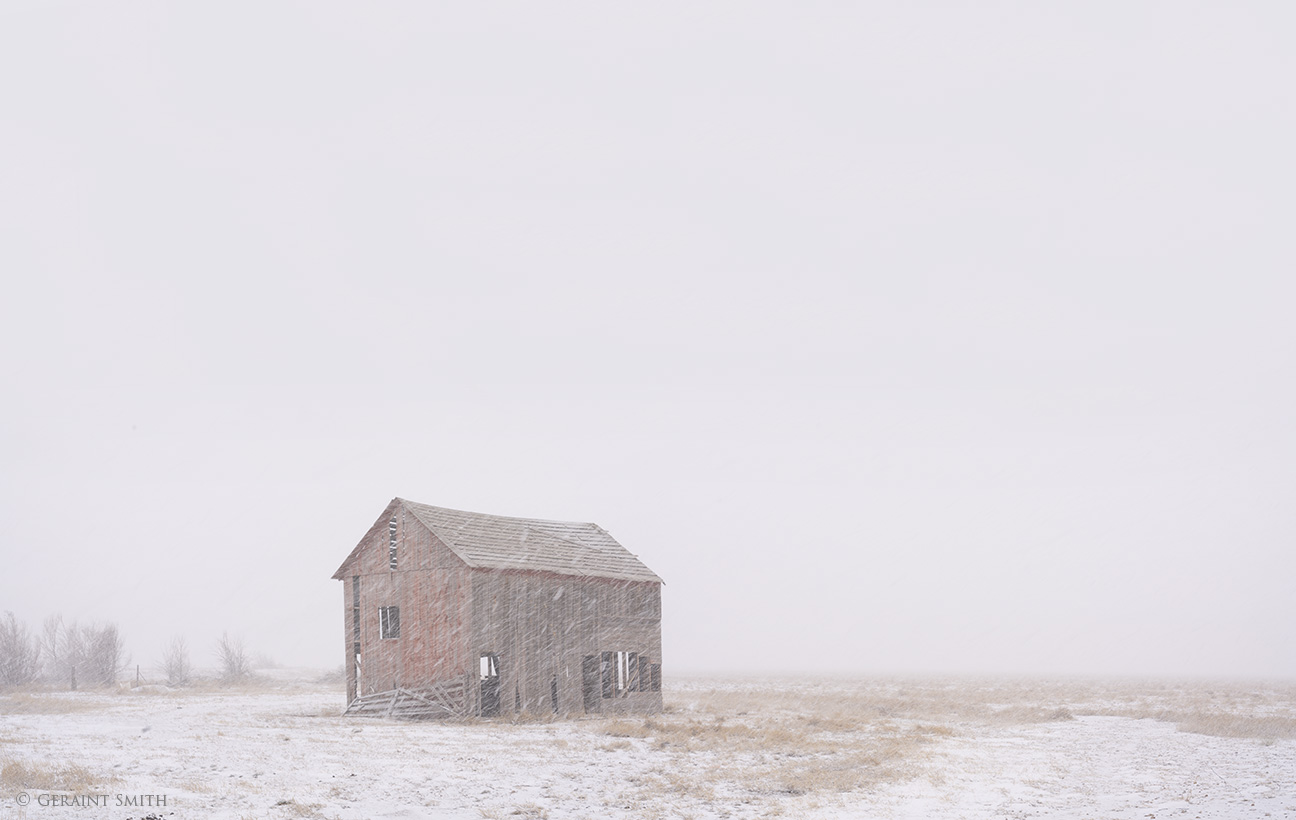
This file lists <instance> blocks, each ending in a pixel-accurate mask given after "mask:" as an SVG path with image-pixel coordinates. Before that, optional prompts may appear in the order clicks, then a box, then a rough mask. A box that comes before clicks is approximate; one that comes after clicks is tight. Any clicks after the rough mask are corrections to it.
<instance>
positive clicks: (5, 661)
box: [0, 612, 40, 686]
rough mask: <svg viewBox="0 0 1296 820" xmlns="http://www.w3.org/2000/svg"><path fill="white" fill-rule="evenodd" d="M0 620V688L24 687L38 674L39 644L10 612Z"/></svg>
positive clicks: (25, 626)
mask: <svg viewBox="0 0 1296 820" xmlns="http://www.w3.org/2000/svg"><path fill="white" fill-rule="evenodd" d="M5 614H6V615H7V616H8V617H7V618H5V619H4V620H0V686H24V685H26V684H28V683H31V682H32V681H33V680H35V679H36V675H37V674H38V673H39V672H40V642H39V641H38V640H36V639H35V638H34V637H32V634H31V632H30V631H29V630H28V629H27V624H25V623H20V622H19V621H18V619H17V618H15V617H14V614H13V613H12V612H7V613H5Z"/></svg>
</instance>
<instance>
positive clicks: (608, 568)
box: [335, 498, 662, 584]
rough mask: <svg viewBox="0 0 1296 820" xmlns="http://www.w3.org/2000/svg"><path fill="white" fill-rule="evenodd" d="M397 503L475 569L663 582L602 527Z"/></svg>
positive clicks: (415, 503)
mask: <svg viewBox="0 0 1296 820" xmlns="http://www.w3.org/2000/svg"><path fill="white" fill-rule="evenodd" d="M393 504H400V505H402V506H404V508H405V509H407V510H409V512H410V513H412V514H413V515H414V517H415V518H417V519H418V520H419V521H421V522H422V523H423V524H424V526H426V527H427V528H428V529H429V530H431V531H432V534H433V535H435V536H436V537H437V538H439V539H440V540H441V542H442V543H444V544H445V545H446V547H448V548H449V549H450V551H451V552H453V553H454V554H455V555H457V556H459V558H460V559H461V560H463V562H464V563H465V564H467V565H468V566H470V567H482V568H487V569H518V570H533V571H540V572H554V573H558V574H559V575H575V576H582V577H592V578H616V579H620V580H625V581H651V582H654V583H658V584H660V583H661V582H662V580H661V578H658V577H657V575H656V573H654V572H653V571H652V570H650V569H648V567H646V566H644V564H643V562H642V561H640V560H639V559H638V558H637V557H635V555H634V554H633V553H631V552H630V551H629V550H627V549H626V548H625V547H623V546H621V545H620V544H618V543H617V541H616V539H615V538H613V537H612V536H611V535H609V534H608V532H607V530H605V529H603V528H602V527H600V526H599V525H597V524H582V523H576V522H571V521H545V520H543V519H538V518H509V517H507V516H503V515H487V514H485V513H475V512H466V511H464V510H451V509H448V508H446V507H433V506H430V505H428V504H419V503H417V502H414V501H407V500H406V499H403V498H397V499H395V500H394V502H393ZM353 555H354V553H353ZM350 560H351V559H350V558H348V559H347V561H350ZM343 566H345V563H344V564H343ZM339 571H340V570H339ZM335 577H337V576H335Z"/></svg>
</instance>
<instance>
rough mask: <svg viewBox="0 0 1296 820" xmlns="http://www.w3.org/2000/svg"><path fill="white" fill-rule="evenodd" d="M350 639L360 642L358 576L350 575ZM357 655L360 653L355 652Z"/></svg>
mask: <svg viewBox="0 0 1296 820" xmlns="http://www.w3.org/2000/svg"><path fill="white" fill-rule="evenodd" d="M351 640H352V641H354V642H355V643H357V644H359V643H360V576H359V575H352V576H351ZM356 654H357V655H358V654H360V653H358V652H357V653H356Z"/></svg>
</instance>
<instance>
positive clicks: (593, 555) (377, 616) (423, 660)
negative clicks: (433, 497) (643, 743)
mask: <svg viewBox="0 0 1296 820" xmlns="http://www.w3.org/2000/svg"><path fill="white" fill-rule="evenodd" d="M333 577H334V578H336V579H337V580H339V581H341V582H342V589H343V608H344V614H345V633H344V634H345V636H346V676H347V703H348V707H347V712H348V713H349V714H386V715H393V716H404V717H447V716H469V715H482V716H491V715H497V714H501V713H513V712H522V711H529V712H533V713H546V712H547V713H554V714H559V715H564V716H572V715H579V714H585V713H603V714H651V713H655V712H659V711H661V704H662V698H661V657H662V650H661V585H662V580H661V579H660V578H658V577H657V576H656V575H655V574H654V573H653V571H652V570H650V569H648V567H646V566H644V564H643V562H641V561H640V560H639V559H638V558H636V557H635V556H634V555H632V554H631V553H630V552H629V551H628V550H626V548H625V547H623V546H621V545H620V544H618V543H617V542H616V539H614V538H613V537H612V536H611V535H609V534H608V533H607V531H606V530H604V529H603V528H602V527H599V526H598V525H597V524H577V523H570V522H566V521H543V520H537V519H530V518H506V517H504V516H499V515H484V514H482V513H473V512H464V511H462V510H450V509H445V508H444V507H431V506H428V505H426V504H416V503H414V502H412V501H406V500H405V499H403V498H396V499H393V500H392V502H391V503H390V504H388V505H387V508H386V509H384V510H383V511H382V514H381V515H379V516H378V520H377V521H375V522H374V525H373V526H372V527H370V528H369V531H368V532H367V533H365V536H364V537H363V538H361V539H360V543H358V544H356V547H355V549H353V550H352V551H351V554H350V555H348V556H347V558H346V560H345V561H343V562H342V566H340V567H338V570H337V572H336V573H334V574H333Z"/></svg>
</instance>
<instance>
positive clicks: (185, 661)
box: [159, 635, 193, 686]
mask: <svg viewBox="0 0 1296 820" xmlns="http://www.w3.org/2000/svg"><path fill="white" fill-rule="evenodd" d="M159 668H160V669H161V670H162V674H164V675H166V680H167V685H168V686H188V685H189V683H190V681H191V680H192V679H193V668H192V667H191V666H190V665H189V644H188V643H186V642H185V639H184V636H182V635H176V636H175V637H174V638H172V639H171V640H170V641H169V642H167V645H166V648H164V649H163V650H162V663H161V664H160V666H159Z"/></svg>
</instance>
